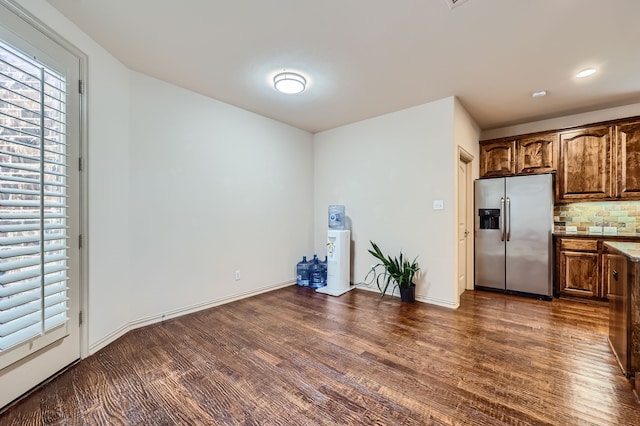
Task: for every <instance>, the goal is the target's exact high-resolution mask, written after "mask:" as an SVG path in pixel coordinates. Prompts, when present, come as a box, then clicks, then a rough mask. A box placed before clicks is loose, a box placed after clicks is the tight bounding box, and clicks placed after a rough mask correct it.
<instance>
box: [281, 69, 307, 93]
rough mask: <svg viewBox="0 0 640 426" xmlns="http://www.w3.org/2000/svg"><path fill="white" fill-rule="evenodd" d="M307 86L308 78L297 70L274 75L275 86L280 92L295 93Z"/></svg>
mask: <svg viewBox="0 0 640 426" xmlns="http://www.w3.org/2000/svg"><path fill="white" fill-rule="evenodd" d="M306 86H307V80H306V79H305V78H304V77H303V76H301V75H300V74H297V73H295V72H288V71H285V72H281V73H280V74H277V75H276V76H275V77H273V87H275V88H276V90H277V91H278V92H282V93H286V94H289V95H293V94H296V93H300V92H302V91H303V90H304V89H305V87H306Z"/></svg>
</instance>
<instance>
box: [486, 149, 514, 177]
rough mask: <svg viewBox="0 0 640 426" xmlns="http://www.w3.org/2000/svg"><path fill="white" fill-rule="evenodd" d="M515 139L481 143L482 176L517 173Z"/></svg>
mask: <svg viewBox="0 0 640 426" xmlns="http://www.w3.org/2000/svg"><path fill="white" fill-rule="evenodd" d="M515 150H516V142H515V141H502V142H490V143H484V144H481V145H480V177H497V176H511V175H514V174H516V161H515Z"/></svg>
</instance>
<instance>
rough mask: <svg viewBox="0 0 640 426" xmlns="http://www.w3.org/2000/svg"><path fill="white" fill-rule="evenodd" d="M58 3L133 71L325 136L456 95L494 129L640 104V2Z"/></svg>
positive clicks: (285, 0) (86, 0)
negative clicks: (302, 79)
mask: <svg viewBox="0 0 640 426" xmlns="http://www.w3.org/2000/svg"><path fill="white" fill-rule="evenodd" d="M48 1H49V3H50V4H52V5H53V6H54V7H56V8H57V9H58V10H59V11H60V12H62V13H63V14H64V15H66V16H67V17H68V18H69V19H70V20H71V21H73V22H74V23H75V24H77V25H78V26H79V27H80V28H81V29H82V30H83V31H84V32H86V33H87V34H89V35H90V36H91V37H92V38H93V39H94V40H96V41H97V42H98V43H99V44H100V45H102V46H103V47H104V48H105V49H106V50H108V51H109V52H110V53H111V54H112V55H114V56H115V57H116V58H118V59H119V60H120V61H121V62H122V63H124V64H125V65H126V66H127V67H129V68H130V69H132V70H135V71H138V72H141V73H144V74H147V75H150V76H152V77H155V78H158V79H161V80H164V81H167V82H170V83H173V84H175V85H178V86H181V87H184V88H186V89H189V90H192V91H194V92H198V93H201V94H203V95H206V96H209V97H211V98H214V99H217V100H220V101H223V102H225V103H228V104H231V105H235V106H237V107H240V108H243V109H246V110H249V111H253V112H255V113H258V114H261V115H264V116H266V117H270V118H273V119H276V120H279V121H282V122H284V123H288V124H290V125H292V126H295V127H298V128H301V129H305V130H308V131H310V132H314V133H315V132H318V131H322V130H327V129H331V128H334V127H338V126H340V125H344V124H348V123H352V122H356V121H359V120H362V119H366V118H370V117H374V116H378V115H382V114H386V113H389V112H393V111H397V110H400V109H404V108H408V107H412V106H415V105H419V104H423V103H427V102H430V101H434V100H438V99H442V98H446V97H449V96H454V95H455V96H457V97H458V98H459V99H460V101H461V102H462V104H463V105H464V106H465V108H466V109H467V111H468V112H469V113H470V114H471V116H472V117H473V118H474V119H475V121H476V122H477V123H478V125H479V126H480V127H481V128H482V129H483V130H490V129H493V128H498V127H504V126H508V125H513V124H521V123H525V122H530V121H536V120H540V119H546V118H552V117H558V116H563V115H568V114H574V113H580V112H586V111H592V110H598V109H603V108H608V107H614V106H621V105H626V104H631V103H637V102H640V52H639V51H638V47H637V41H638V40H640V25H638V23H637V21H638V17H640V1H637V0H606V1H604V0H561V1H559V0H536V1H531V0H466V1H464V0H460V1H457V2H455V4H456V6H455V7H453V8H450V4H451V1H450V0H322V1H306V0H269V1H265V0H235V1H230V0H227V1H223V0H180V1H168V0H133V1H132V0H109V1H104V0H48ZM89 60H91V59H89ZM587 67H597V68H598V69H599V72H598V73H597V74H596V75H594V76H592V77H589V78H587V79H583V80H578V79H576V78H575V77H574V74H575V73H576V72H577V71H579V70H581V69H583V68H587ZM283 69H286V70H287V71H298V72H300V73H302V74H304V75H305V76H306V77H307V79H308V81H309V83H308V86H307V89H306V90H305V91H304V92H303V93H301V94H297V95H285V94H282V93H279V92H276V91H275V90H274V88H273V85H272V79H273V76H274V75H275V74H276V73H278V72H281V71H282V70H283ZM537 90H546V91H547V92H548V95H547V96H545V97H542V98H532V97H531V94H532V92H534V91H537Z"/></svg>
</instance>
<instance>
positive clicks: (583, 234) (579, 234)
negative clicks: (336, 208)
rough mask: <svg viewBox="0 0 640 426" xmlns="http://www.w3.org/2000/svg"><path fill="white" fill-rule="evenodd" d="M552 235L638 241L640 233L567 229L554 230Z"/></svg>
mask: <svg viewBox="0 0 640 426" xmlns="http://www.w3.org/2000/svg"><path fill="white" fill-rule="evenodd" d="M552 235H553V236H554V237H577V238H597V239H599V240H607V241H611V240H613V241H615V240H638V242H640V234H638V233H633V234H609V233H602V232H600V233H596V232H587V231H578V232H567V231H554V232H553V233H552Z"/></svg>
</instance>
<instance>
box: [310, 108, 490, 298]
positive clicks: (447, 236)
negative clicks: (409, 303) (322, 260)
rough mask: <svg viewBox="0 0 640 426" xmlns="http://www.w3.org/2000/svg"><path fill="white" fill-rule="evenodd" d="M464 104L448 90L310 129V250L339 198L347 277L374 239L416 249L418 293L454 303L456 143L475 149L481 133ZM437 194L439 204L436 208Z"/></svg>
mask: <svg viewBox="0 0 640 426" xmlns="http://www.w3.org/2000/svg"><path fill="white" fill-rule="evenodd" d="M462 110H463V108H462V106H461V105H459V103H457V101H456V100H455V98H453V97H452V98H447V99H443V100H440V101H436V102H431V103H428V104H424V105H420V106H417V107H414V108H409V109H405V110H402V111H398V112H395V113H391V114H387V115H384V116H381V117H376V118H372V119H369V120H364V121H361V122H358V123H354V124H350V125H347V126H343V127H340V128H337V129H333V130H329V131H326V132H321V133H318V134H316V135H315V137H314V164H315V166H314V169H315V174H314V188H315V197H314V206H315V207H314V213H315V250H316V251H317V252H318V253H324V252H325V243H326V230H327V208H328V206H329V205H330V204H344V205H345V206H346V215H347V217H348V218H349V219H350V222H351V231H352V241H353V244H352V251H353V252H352V257H353V264H352V282H355V283H360V282H362V281H363V279H364V277H365V275H366V274H367V272H368V270H369V268H370V267H371V264H373V263H375V262H373V258H372V256H371V255H370V254H369V253H368V252H367V250H368V248H369V247H370V243H369V241H370V240H372V241H374V242H376V243H377V244H378V245H380V247H381V248H382V250H383V251H385V252H388V253H390V254H398V253H399V251H400V250H401V249H402V251H403V253H405V254H406V255H408V256H410V257H414V256H418V261H419V263H420V266H421V268H422V276H421V278H420V279H419V280H418V282H417V289H416V294H417V297H418V298H419V299H421V300H424V301H427V302H431V303H435V304H440V305H444V306H450V307H456V306H457V304H458V298H457V294H456V291H455V289H456V287H455V285H456V280H455V276H456V267H455V265H456V263H455V262H456V260H457V258H456V250H457V244H456V242H455V241H456V226H455V218H456V214H455V212H456V209H455V207H456V205H455V203H456V198H457V196H456V191H457V187H456V186H455V182H456V180H455V179H456V175H457V159H458V151H457V143H463V144H464V146H465V147H466V148H467V149H469V151H470V152H477V148H476V147H474V146H473V142H475V143H476V144H477V141H478V138H477V134H476V136H475V137H474V136H471V135H472V134H475V133H474V131H471V132H470V131H469V129H472V128H474V127H473V126H474V125H473V124H472V120H470V117H468V115H467V116H466V117H465V116H464V114H462V112H461V111H462ZM456 119H457V120H462V121H461V122H460V124H459V127H455V128H456V131H455V132H454V120H456ZM454 133H455V134H456V136H455V137H454ZM474 138H475V141H473V139H474ZM435 199H440V200H444V206H445V209H444V210H441V211H435V210H433V208H432V205H433V200H435Z"/></svg>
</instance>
